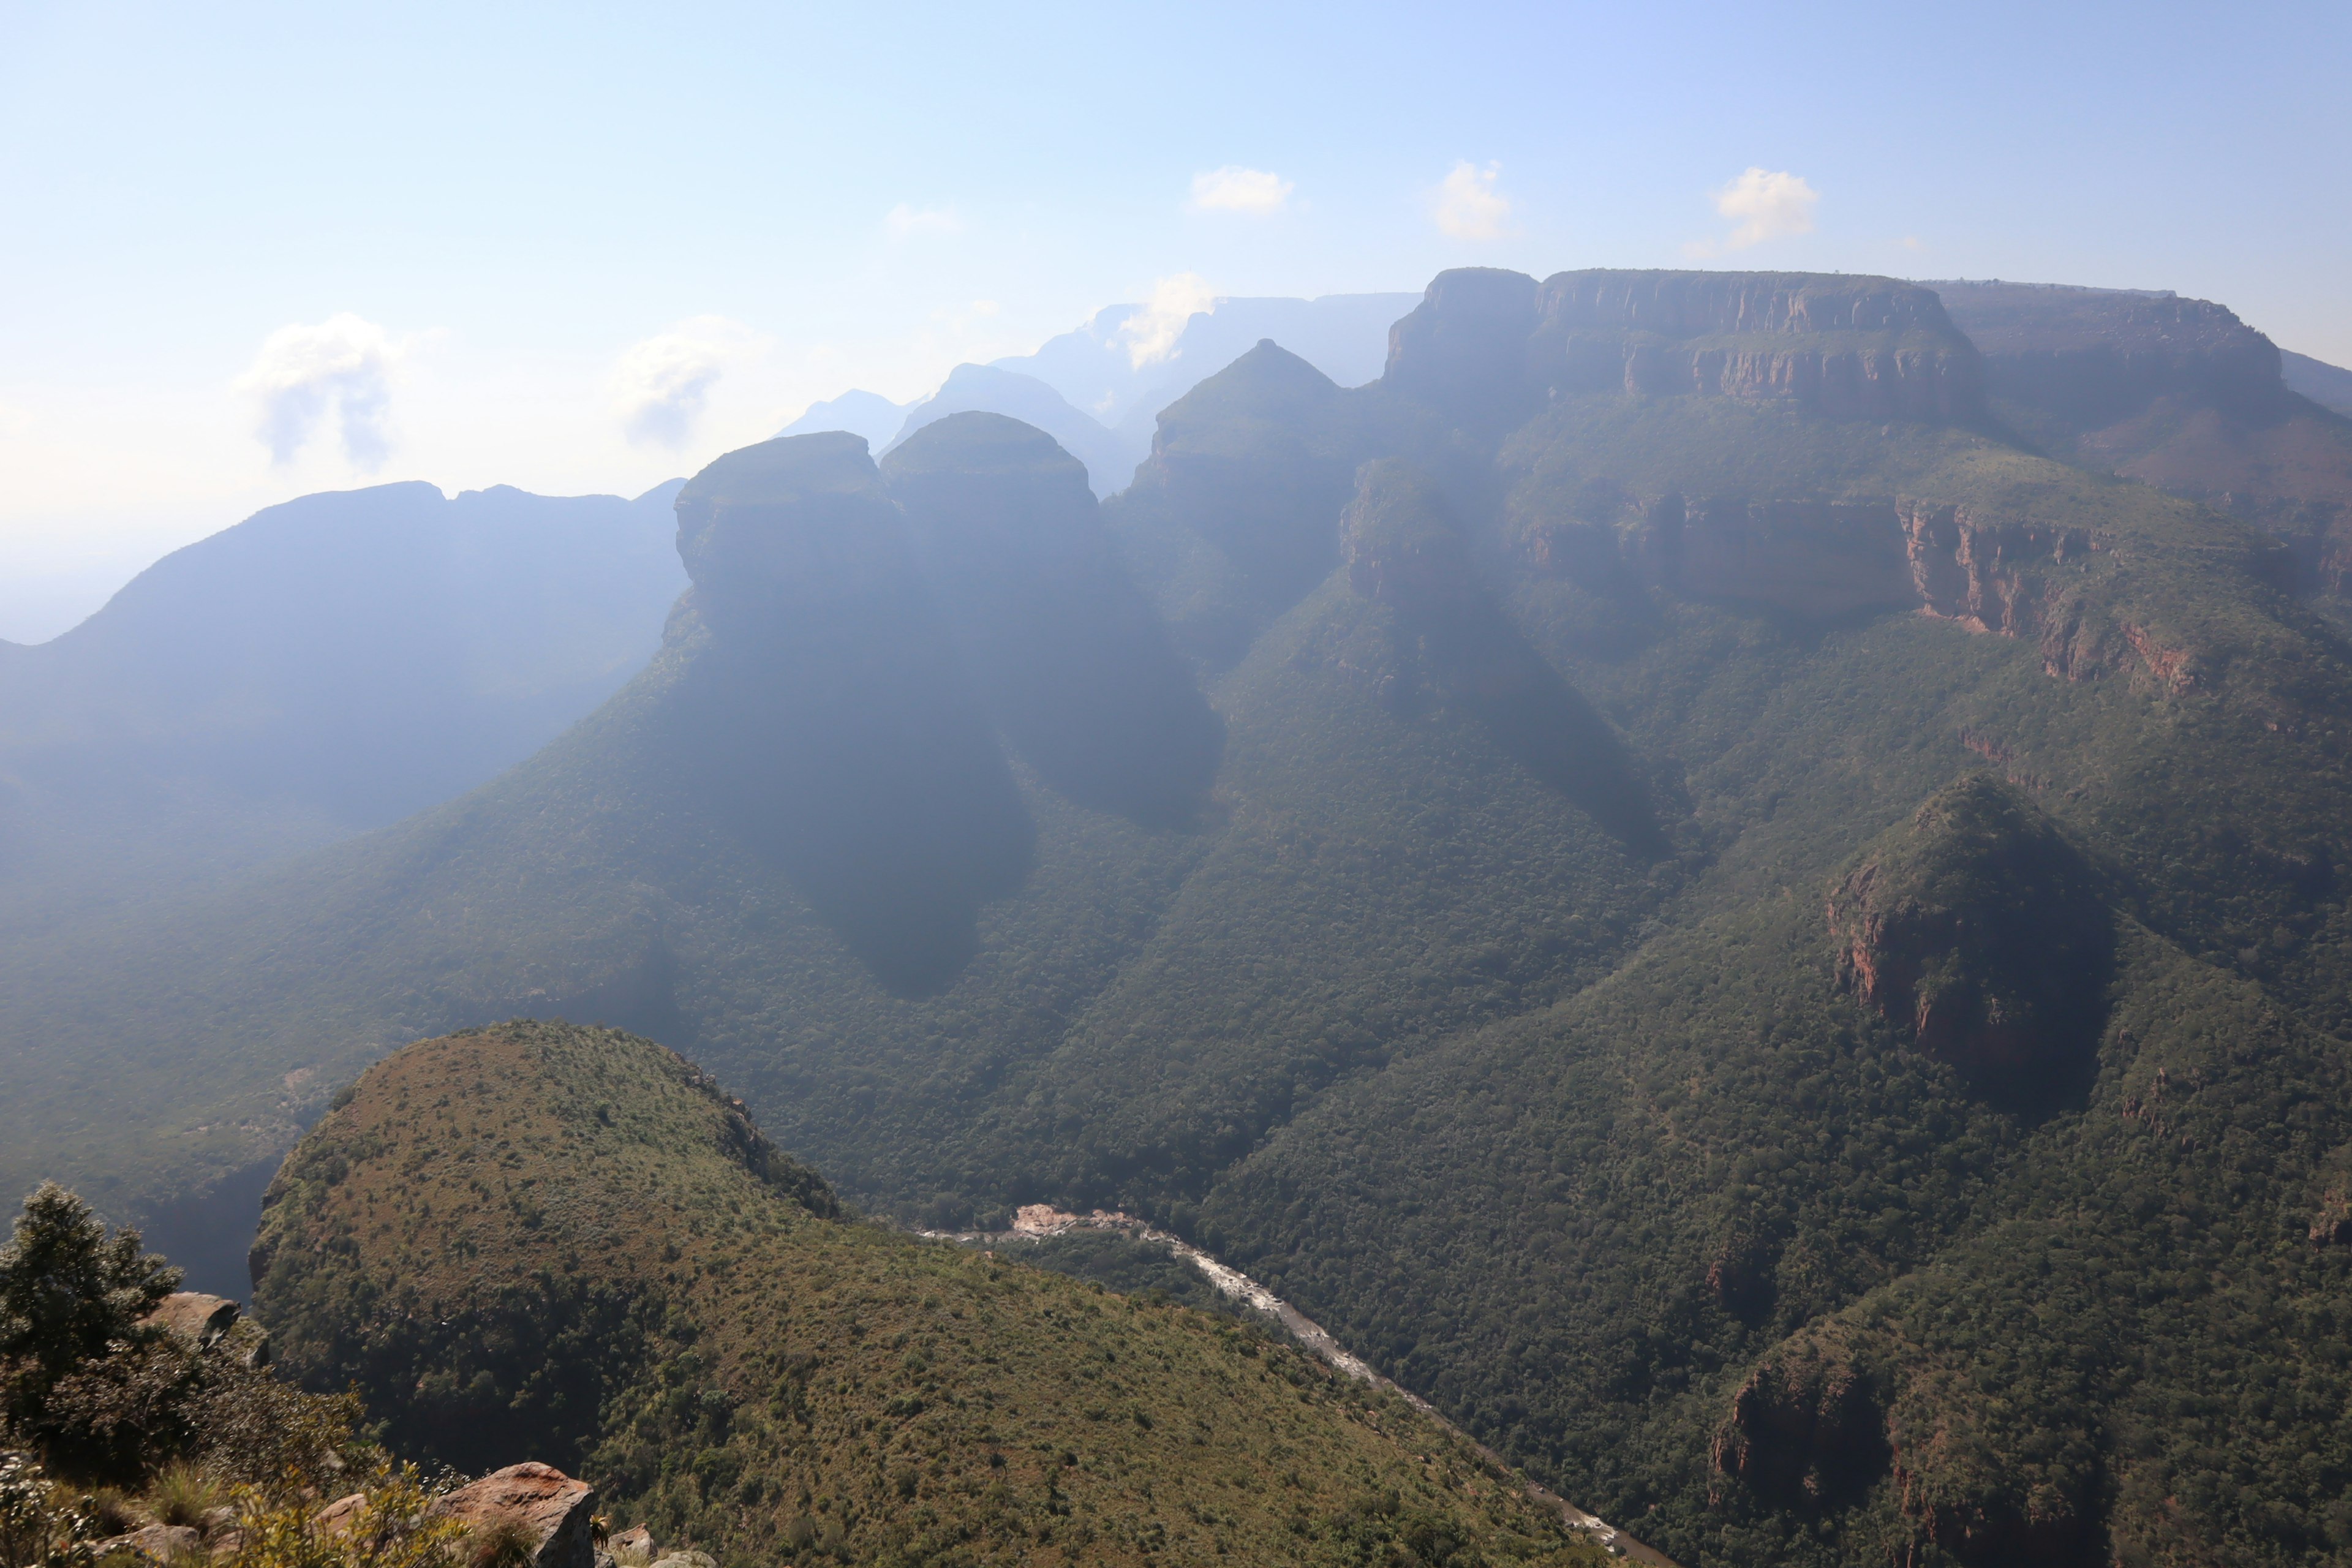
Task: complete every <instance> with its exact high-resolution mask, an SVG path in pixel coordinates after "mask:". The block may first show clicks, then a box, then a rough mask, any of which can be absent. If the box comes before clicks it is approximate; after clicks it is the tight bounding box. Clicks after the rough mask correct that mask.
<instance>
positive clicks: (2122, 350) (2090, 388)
mask: <svg viewBox="0 0 2352 1568" xmlns="http://www.w3.org/2000/svg"><path fill="white" fill-rule="evenodd" d="M1934 287H1935V289H1937V291H1938V292H1940V293H1941V294H1942V295H1943V297H1944V302H1945V305H1946V306H1947V307H1948V309H1949V310H1950V311H1951V313H1952V319H1953V320H1954V321H1956V322H1958V324H1959V326H1960V328H1961V329H1962V330H1963V331H1966V332H1967V333H1968V334H1969V337H1971V338H1972V339H1974V340H1975V342H1976V343H1977V345H1978V347H1979V348H1980V349H1981V350H1983V352H1984V355H1985V366H1986V375H1987V380H1988V385H1989V387H1990V391H1991V393H1992V395H1993V396H1994V398H1995V399H1996V412H1997V413H1998V414H1999V415H2000V417H2001V418H2003V419H2005V420H2007V421H2009V422H2011V423H2012V424H2014V425H2016V426H2018V427H2019V428H2020V429H2021V431H2022V432H2023V433H2024V434H2025V435H2027V436H2029V437H2031V438H2032V439H2033V440H2034V441H2035V442H2037V443H2039V444H2040V445H2042V446H2043V447H2046V448H2047V449H2048V450H2050V451H2051V452H2053V454H2055V455H2057V456H2059V457H2062V458H2065V459H2066V460H2067V461H2069V462H2073V463H2075V464H2077V465H2079V466H2081V467H2083V468H2092V469H2095V470H2097V471H2099V472H2102V473H2114V474H2118V475H2121V476H2122V477H2124V478H2126V479H2137V480H2140V481H2142V482H2143V483H2147V484H2152V485H2157V486H2160V487H2161V488H2163V489H2168V490H2170V491H2172V492H2174V493H2175V494H2178V495H2184V496H2188V497H2189V498H2191V499H2193V500H2200V501H2202V502H2204V503H2205V504H2207V505H2209V506H2212V507H2214V508H2216V509H2218V510H2223V511H2228V512H2231V513H2232V514H2234V515H2236V516H2238V517H2240V518H2242V519H2244V520H2245V521H2248V522H2250V523H2252V524H2254V525H2255V526H2256V527H2258V528H2261V529H2263V530H2264V531H2267V532H2269V533H2272V534H2273V535H2275V536H2277V537H2278V538H2280V539H2281V540H2283V541H2284V542H2286V543H2287V544H2288V546H2289V547H2290V548H2291V550H2292V551H2293V552H2294V557H2295V559H2296V563H2297V564H2298V566H2299V568H2300V571H2301V573H2302V575H2303V579H2304V581H2305V583H2306V584H2309V585H2311V586H2315V587H2317V588H2319V589H2321V590H2323V591H2325V592H2328V593H2333V594H2338V595H2341V594H2344V593H2346V592H2347V591H2352V420H2347V419H2345V418H2344V417H2342V411H2341V410H2336V409H2331V408H2328V407H2326V406H2324V405H2321V404H2317V403H2314V402H2311V401H2309V400H2307V399H2306V398H2305V397H2304V396H2302V395H2298V394H2297V393H2295V392H2294V390H2293V389H2292V388H2291V387H2290V386H2289V384H2288V382H2287V378H2286V376H2285V375H2284V373H2283V362H2282V358H2281V355H2280V353H2279V350H2278V348H2277V346H2276V345H2275V344H2273V342H2271V341H2270V339H2268V338H2266V337H2264V336H2263V334H2262V333H2261V332H2258V331H2255V330H2254V329H2253V328H2252V327H2249V326H2247V325H2246V324H2245V323H2244V322H2243V321H2240V320H2239V319H2238V318H2237V316H2236V314H2235V313H2233V312H2232V311H2231V310H2229V309H2228V308H2227V307H2225V306H2221V305H2217V304H2214V303H2212V302H2211V301H2210V300H2184V299H2181V298H2179V297H2178V296H2176V295H2172V294H2147V293H2139V292H2135V291H2132V290H2127V289H2066V288H2054V287H2049V286H2043V285H2034V284H2021V283H1937V284H1936V285H1934ZM2322 368H2325V367H2322ZM2337 374H2342V373H2340V372H2339V373H2337Z"/></svg>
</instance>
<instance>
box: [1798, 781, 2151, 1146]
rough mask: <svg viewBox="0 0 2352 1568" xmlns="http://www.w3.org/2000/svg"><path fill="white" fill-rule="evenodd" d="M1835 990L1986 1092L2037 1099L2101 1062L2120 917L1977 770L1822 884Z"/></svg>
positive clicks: (2077, 1080)
mask: <svg viewBox="0 0 2352 1568" xmlns="http://www.w3.org/2000/svg"><path fill="white" fill-rule="evenodd" d="M1828 922H1829V928H1830V933H1831V937H1832V941H1833V942H1834V943H1835V944H1836V952H1837V964H1838V976H1839V982H1840V984H1842V985H1843V986H1844V987H1845V989H1846V990H1848V991H1849V992H1851V993H1852V994H1853V995H1854V996H1855V997H1857V998H1858V999H1859V1000H1861V1001H1862V1002H1864V1004H1866V1005H1869V1006H1871V1007H1873V1008H1874V1009H1876V1010H1877V1011H1878V1012H1879V1013H1880V1014H1881V1015H1882V1016H1885V1017H1886V1018H1887V1019H1888V1020H1889V1021H1891V1022H1893V1023H1894V1024H1895V1025H1896V1026H1898V1027H1900V1028H1902V1029H1903V1030H1904V1031H1905V1032H1906V1034H1907V1035H1908V1036H1909V1037H1911V1039H1912V1040H1913V1042H1914V1043H1915V1044H1916V1046H1917V1047H1918V1048H1919V1049H1920V1050H1922V1051H1925V1052H1926V1053H1927V1054H1928V1055H1929V1056H1932V1057H1935V1058H1937V1059H1938V1060H1940V1061H1944V1062H1947V1063H1948V1064H1950V1065H1951V1066H1952V1067H1953V1068H1957V1069H1958V1071H1959V1073H1960V1074H1961V1076H1962V1077H1963V1078H1965V1079H1967V1080H1968V1081H1969V1083H1970V1084H1971V1085H1972V1086H1973V1087H1975V1088H1976V1089H1978V1090H1979V1092H1981V1093H1984V1094H1986V1095H1988V1096H1990V1097H1991V1098H1993V1099H1996V1100H2002V1101H2006V1102H2010V1103H2015V1104H2023V1105H2037V1104H2046V1103H2049V1102H2051V1101H2053V1100H2057V1099H2061V1098H2064V1097H2067V1096H2070V1095H2072V1094H2074V1093H2075V1092H2078V1091H2079V1089H2081V1087H2082V1085H2083V1084H2084V1082H2085V1081H2086V1080H2087V1079H2088V1076H2089V1074H2090V1073H2091V1071H2092V1070H2093V1068H2094V1066H2095V1050H2096V1046H2097V1036H2098V1030H2099V1027H2100V1025H2101V1022H2102V1021H2103V1019H2104V1018H2105V1009H2106V996H2105V990H2106V984H2107V977H2108V974H2109V973H2110V972H2111V970H2112V968H2113V964H2114V943H2115V936H2114V927H2113V919H2112V916H2111V915H2110V914H2109V912H2108V910H2107V909H2106V906H2105V901H2104V900H2103V899H2102V898H2101V897H2100V894H2099V892H2098V889H2097V887H2096V884H2095V879H2094V877H2093V875H2092V873H2091V870H2090V868H2088V866H2086V865H2085V864H2084V861H2083V859H2082V858H2081V856H2080V855H2079V854H2078V853H2077V852H2076V851H2075V850H2074V847H2072V846H2071V845H2069V844H2068V843H2067V842H2066V841H2065V839H2064V838H2063V837H2061V836H2060V835H2059V833H2058V832H2057V830H2056V829H2055V827H2053V826H2052V825H2051V824H2050V823H2049V822H2048V821H2047V820H2046V819H2045V818H2043V817H2042V815H2041V814H2040V813H2039V812H2037V811H2035V810H2034V809H2033V808H2032V806H2030V805H2027V804H2026V803H2025V802H2024V801H2023V800H2021V799H2020V798H2019V797H2018V796H2017V795H2015V794H2014V793H2013V792H2012V791H2011V790H2009V789H2008V788H2006V787H2005V786H2003V785H2001V784H1998V783H1996V782H1995V781H1993V780H1991V779H1990V778H1986V777H1982V776H1972V777H1969V778H1964V779H1961V780H1960V781H1958V783H1956V784H1951V785H1948V786H1947V787H1946V788H1945V789H1943V790H1941V791H1938V792H1937V794H1936V795H1932V796H1930V797H1929V798H1928V800H1927V803H1926V804H1925V805H1921V806H1920V808H1919V809H1918V811H1917V812H1916V814H1914V816H1912V818H1911V820H1910V821H1909V822H1908V823H1906V824H1904V825H1901V826H1897V827H1895V828H1893V829H1891V830H1889V832H1888V833H1887V834H1886V835H1885V837H1882V838H1881V839H1880V841H1879V843H1878V844H1877V846H1875V847H1874V848H1873V850H1872V851H1871V852H1870V853H1869V854H1868V855H1867V856H1865V857H1864V859H1863V861H1862V863H1861V864H1859V865H1858V866H1856V867H1855V868H1853V870H1851V871H1849V872H1847V873H1846V874H1845V876H1843V878H1841V879H1839V880H1838V881H1837V882H1836V883H1835V884H1834V885H1833V886H1832V888H1831V889H1830V895H1829V904H1828Z"/></svg>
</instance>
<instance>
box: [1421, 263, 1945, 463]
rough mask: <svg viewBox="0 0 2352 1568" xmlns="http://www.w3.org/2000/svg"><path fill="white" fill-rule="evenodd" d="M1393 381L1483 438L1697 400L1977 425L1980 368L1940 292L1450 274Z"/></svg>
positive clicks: (1748, 281)
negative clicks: (1615, 405) (1542, 416)
mask: <svg viewBox="0 0 2352 1568" xmlns="http://www.w3.org/2000/svg"><path fill="white" fill-rule="evenodd" d="M1389 342H1390V348H1389V369H1388V374H1387V376H1386V378H1385V379H1386V382H1387V384H1389V385H1391V386H1393V387H1396V388H1398V389H1399V390H1402V391H1403V392H1405V393H1407V394H1409V395H1412V396H1414V397H1417V398H1420V399H1422V400H1423V401H1424V402H1427V403H1429V404H1431V405H1434V406H1437V407H1439V408H1442V409H1443V410H1444V411H1445V413H1446V414H1447V415H1448V416H1451V417H1452V418H1454V420H1456V421H1458V422H1459V423H1460V424H1461V425H1462V426H1464V427H1465V428H1466V429H1471V430H1480V429H1485V430H1499V429H1500V428H1503V427H1505V426H1508V425H1509V424H1511V423H1513V422H1514V421H1515V419H1516V418H1517V417H1524V416H1525V415H1526V414H1527V413H1528V412H1530V411H1532V410H1533V409H1534V408H1535V407H1536V406H1538V405H1539V404H1540V403H1541V402H1542V401H1543V400H1544V399H1545V398H1547V397H1553V396H1562V395H1574V394H1590V393H1620V394H1626V395H1638V396H1666V395H1675V394H1691V393H1696V394H1699V395H1707V396H1721V397H1736V398H1743V399H1749V400H1763V399H1775V400H1786V401H1790V402H1794V403H1798V404H1801V405H1804V406H1806V407H1809V408H1811V409H1814V410H1816V411H1818V412H1820V413H1822V414H1825V415H1827V416H1830V417H1832V418H1835V419H1855V420H1864V419H1879V420H1883V419H1916V420H1927V421H1937V422H1960V423H1968V422H1974V421H1977V420H1979V419H1980V418H1982V417H1983V415H1984V374H1983V366H1982V361H1981V356H1979V353H1977V350H1976V348H1975V347H1974V345H1972V344H1971V343H1970V342H1969V341H1968V339H1967V338H1966V337H1964V336H1962V335H1961V333H1960V332H1959V331H1958V329H1957V328H1955V327H1954V326H1953V325H1952V323H1951V321H1950V320H1949V319H1948V317H1947V316H1946V315H1945V313H1944V307H1943V304H1942V302H1941V301H1940V300H1937V297H1936V295H1935V293H1934V292H1933V291H1932V290H1930V289H1923V288H1920V287H1919V286H1918V285H1916V284H1912V283H1906V282H1902V281H1900V280H1898V279H1892V278H1867V277H1827V276H1820V275H1802V274H1791V273H1770V272H1652V271H1642V272H1631V271H1614V270H1607V269H1596V270H1591V271H1583V272H1562V273H1559V274H1557V275H1555V276H1553V277H1551V278H1549V279H1545V280H1544V281H1543V283H1542V284H1540V285H1538V284H1537V282H1536V281H1535V279H1531V278H1528V277H1526V276H1524V275H1523V274H1519V273H1514V272H1499V271H1496V270H1494V269H1492V268H1462V269H1459V270H1457V271H1453V272H1445V273H1441V274H1439V276H1438V278H1437V279H1436V280H1435V281H1434V282H1433V283H1432V284H1431V285H1430V287H1429V292H1428V294H1427V296H1426V297H1425V298H1424V299H1423V301H1422V303H1421V304H1420V305H1419V306H1418V307H1416V308H1415V309H1414V310H1413V311H1412V314H1410V315H1408V316H1407V317H1405V318H1404V320H1402V321H1399V322H1398V323H1397V324H1396V326H1395V328H1394V329H1393V331H1391V334H1390V340H1389Z"/></svg>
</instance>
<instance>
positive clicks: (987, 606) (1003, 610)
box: [882, 413, 1224, 823]
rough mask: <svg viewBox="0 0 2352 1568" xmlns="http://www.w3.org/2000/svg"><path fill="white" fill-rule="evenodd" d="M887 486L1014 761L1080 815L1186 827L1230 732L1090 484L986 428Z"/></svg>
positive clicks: (894, 475)
mask: <svg viewBox="0 0 2352 1568" xmlns="http://www.w3.org/2000/svg"><path fill="white" fill-rule="evenodd" d="M882 470H883V477H884V479H885V480H886V482H887V484H888V486H889V490H890V494H891V496H892V498H893V499H894V500H897V501H898V503H899V505H900V506H901V507H902V508H903V509H904V510H905V513H906V517H907V522H908V531H909V532H910V534H911V536H912V538H913V542H914V549H915V554H916V558H917V560H918V562H919V566H920V569H921V571H922V574H923V576H924V579H925V581H926V582H927V583H928V584H929V587H930V591H931V595H932V597H933V599H934V600H935V601H936V602H937V603H938V604H939V605H940V608H941V610H942V611H943V612H944V614H945V616H946V617H947V622H948V626H949V628H950V632H951V634H952V635H953V637H954V639H955V642H956V646H957V648H958V650H959V652H960V653H961V655H962V658H963V664H964V668H965V669H966V671H967V672H968V673H969V674H970V675H971V679H972V681H973V684H974V686H975V687H976V688H977V689H978V691H979V693H980V696H981V699H982V701H983V703H985V705H986V706H987V708H988V710H989V711H990V713H991V715H992V717H993V718H994V719H995V721H996V723H997V726H998V728H999V729H1000V731H1002V732H1003V735H1004V737H1005V739H1006V740H1007V741H1009V742H1011V743H1012V745H1013V749H1014V750H1015V751H1016V752H1019V753H1020V754H1021V755H1022V757H1023V758H1024V759H1025V760H1026V761H1027V762H1028V763H1030V764H1031V765H1032V766H1034V768H1036V770H1037V771H1038V773H1041V774H1042V775H1043V776H1044V777H1045V781H1046V783H1047V784H1051V785H1052V786H1053V787H1054V788H1055V789H1056V790H1058V791H1060V792H1061V793H1063V794H1064V795H1068V796H1070V797H1071V798H1072V799H1074V800H1077V801H1079V802H1081V803H1083V804H1085V805H1092V806H1096V807H1097V808H1100V809H1104V810H1108V811H1115V812H1118V813H1120V814H1122V815H1124V816H1130V817H1133V818H1135V819H1137V820H1139V821H1149V822H1155V823H1177V822H1183V821H1188V820H1190V819H1191V818H1192V816H1195V815H1196V814H1197V812H1198V810H1199V807H1200V804H1201V802H1202V799H1203V798H1204V797H1205V796H1206V795H1207V793H1208V790H1209V786H1210V784H1211V783H1212V781H1213V779H1214V778H1215V776H1216V771H1217V763H1218V760H1219V758H1220V757H1221V756H1222V754H1223V742H1224V736H1223V727H1222V726H1221V725H1220V723H1219V722H1218V721H1217V718H1216V715H1215V714H1214V713H1213V712H1212V711H1211V710H1210V709H1209V704H1208V701H1207V700H1206V699H1204V698H1203V697H1202V695H1201V692H1200V689H1199V688H1198V687H1197V686H1196V685H1195V684H1194V682H1193V679H1192V671H1191V670H1190V669H1188V668H1186V667H1185V665H1184V664H1183V662H1182V661H1181V659H1180V658H1178V657H1177V655H1176V650H1175V648H1174V647H1172V646H1171V643H1170V641H1169V639H1168V635H1167V632H1166V629H1165V628H1164V627H1163V626H1161V624H1160V618H1159V616H1157V615H1156V614H1155V613H1154V612H1153V610H1152V607H1151V605H1150V601H1148V600H1147V599H1146V598H1145V597H1144V596H1143V594H1142V592H1141V591H1140V590H1139V589H1138V588H1137V587H1136V586H1135V584H1134V583H1133V582H1131V581H1130V580H1129V577H1128V575H1127V573H1126V571H1125V570H1124V568H1123V567H1122V566H1121V565H1120V564H1119V562H1118V558H1117V556H1116V555H1115V554H1114V552H1113V551H1112V547H1111V542H1110V538H1109V536H1108V533H1107V532H1105V531H1104V529H1103V525H1102V520H1101V516H1100V514H1099V510H1098V509H1097V505H1096V502H1095V498H1094V496H1093V495H1092V494H1091V493H1090V492H1089V491H1088V490H1087V479H1086V470H1085V469H1083V468H1080V467H1079V466H1078V464H1077V462H1076V459H1074V458H1071V457H1070V456H1069V454H1067V453H1066V452H1065V451H1063V449H1062V448H1061V447H1058V446H1057V445H1055V442H1054V441H1053V439H1052V438H1051V437H1048V436H1046V435H1045V433H1044V432H1043V431H1041V430H1036V429H1034V428H1032V427H1031V426H1026V425H1024V424H1021V423H1020V422H1018V421H1017V420H1013V419H1008V418H1005V417H1003V416H1001V415H996V414H984V413H971V414H953V415H950V416H947V417H946V418H943V419H940V420H938V421H936V422H935V423H932V424H929V425H927V426H923V427H922V428H921V429H919V430H918V431H917V432H916V433H915V434H914V435H912V436H911V437H908V439H907V441H906V443H905V444H904V445H903V446H901V447H898V450H896V451H894V452H892V453H891V454H890V455H889V457H888V458H885V459H884V460H883V464H882Z"/></svg>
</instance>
